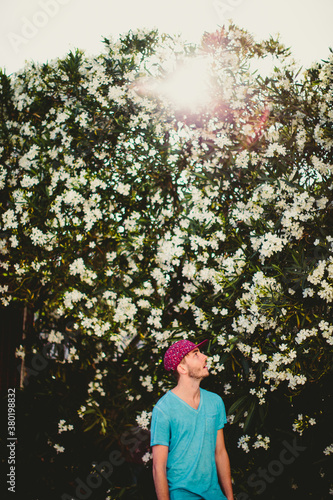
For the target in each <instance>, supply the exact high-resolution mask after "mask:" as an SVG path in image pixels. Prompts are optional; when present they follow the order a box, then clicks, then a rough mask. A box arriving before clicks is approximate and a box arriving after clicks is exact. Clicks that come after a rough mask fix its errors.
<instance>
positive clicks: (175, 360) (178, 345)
mask: <svg viewBox="0 0 333 500" xmlns="http://www.w3.org/2000/svg"><path fill="white" fill-rule="evenodd" d="M207 342H208V340H204V341H203V342H200V344H193V342H190V341H189V340H178V342H175V343H174V344H172V345H171V346H170V347H169V349H168V350H167V351H166V353H165V355H164V368H165V369H166V370H168V371H171V370H172V371H174V370H175V369H176V368H177V366H178V365H179V363H180V362H181V360H182V359H183V358H184V357H185V356H186V354H188V353H189V352H191V351H193V349H196V348H197V347H201V346H203V345H205V344H207Z"/></svg>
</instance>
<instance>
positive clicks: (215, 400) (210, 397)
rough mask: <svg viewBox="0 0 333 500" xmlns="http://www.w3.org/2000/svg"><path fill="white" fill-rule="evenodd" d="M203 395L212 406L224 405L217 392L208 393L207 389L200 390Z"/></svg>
mask: <svg viewBox="0 0 333 500" xmlns="http://www.w3.org/2000/svg"><path fill="white" fill-rule="evenodd" d="M200 391H201V394H202V395H203V397H204V399H205V401H207V402H209V403H211V404H217V405H218V404H221V403H223V399H222V398H221V396H219V394H216V392H211V391H207V390H206V389H202V388H200Z"/></svg>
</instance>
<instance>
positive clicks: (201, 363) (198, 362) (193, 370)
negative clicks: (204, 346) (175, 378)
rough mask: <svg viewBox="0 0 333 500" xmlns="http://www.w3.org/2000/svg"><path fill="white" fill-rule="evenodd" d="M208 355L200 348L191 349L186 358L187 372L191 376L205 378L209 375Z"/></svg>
mask: <svg viewBox="0 0 333 500" xmlns="http://www.w3.org/2000/svg"><path fill="white" fill-rule="evenodd" d="M207 357H208V356H206V355H205V354H203V353H202V352H200V350H199V349H198V348H196V349H193V351H190V352H189V353H188V354H187V355H186V356H185V358H184V364H185V366H186V368H187V374H188V376H189V377H190V378H195V379H199V380H201V379H203V378H205V377H208V375H209V372H208V368H207V366H206V360H207Z"/></svg>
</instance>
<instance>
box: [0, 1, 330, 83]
mask: <svg viewBox="0 0 333 500" xmlns="http://www.w3.org/2000/svg"><path fill="white" fill-rule="evenodd" d="M1 3H2V5H1V10H0V14H1V15H0V37H1V41H0V67H1V68H5V69H6V72H7V74H10V73H12V72H14V71H17V70H19V69H20V68H22V67H23V66H24V63H25V60H34V61H36V62H46V61H47V60H50V59H53V58H55V57H62V56H64V55H65V54H66V53H68V51H69V50H71V49H75V48H80V49H84V50H86V51H87V52H89V53H93V54H97V53H99V52H101V51H102V49H103V46H102V43H101V40H102V38H103V37H109V36H110V35H112V36H114V37H117V35H118V34H119V33H124V32H126V31H128V30H129V29H136V28H142V27H148V28H154V27H157V28H159V30H160V31H164V32H167V33H170V34H174V33H182V34H183V36H184V37H185V38H186V39H187V40H189V41H193V42H198V41H199V40H200V38H201V35H202V34H203V33H204V32H205V31H215V30H216V29H217V28H218V27H219V26H222V25H223V23H225V22H226V21H227V20H228V19H232V20H233V21H234V22H235V23H236V24H237V25H238V26H239V27H242V28H246V29H248V30H249V31H250V32H251V33H252V34H254V35H255V37H256V38H257V39H259V40H260V39H262V38H267V37H268V36H269V35H276V34H277V33H280V35H281V41H282V42H283V43H284V44H285V45H287V46H288V47H291V48H292V52H293V55H294V57H295V58H296V60H297V61H299V62H300V64H302V65H303V66H309V65H310V64H311V63H312V62H314V61H318V60H321V59H325V58H327V57H328V55H329V50H328V47H333V29H332V20H333V0H140V1H138V0H10V1H4V0H2V2H1Z"/></svg>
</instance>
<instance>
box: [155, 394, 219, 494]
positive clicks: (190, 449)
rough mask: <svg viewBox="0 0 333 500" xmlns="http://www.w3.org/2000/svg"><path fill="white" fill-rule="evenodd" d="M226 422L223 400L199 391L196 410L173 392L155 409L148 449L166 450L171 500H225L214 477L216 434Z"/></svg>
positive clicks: (159, 402)
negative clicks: (159, 447)
mask: <svg viewBox="0 0 333 500" xmlns="http://www.w3.org/2000/svg"><path fill="white" fill-rule="evenodd" d="M226 422H227V418H226V413H225V407H224V403H223V401H222V399H221V398H220V396H218V395H217V394H214V393H213V392H209V391H206V390H205V389H200V403H199V406H198V409H197V410H195V409H194V408H192V407H191V406H190V405H188V404H187V403H185V401H183V400H182V399H181V398H179V397H178V396H176V394H174V393H173V392H171V391H169V392H167V393H166V394H165V395H164V396H163V397H162V398H161V399H160V400H159V401H158V402H157V404H156V405H155V407H154V409H153V414H152V422H151V439H150V444H151V446H154V445H157V444H161V445H165V446H168V448H169V454H168V461H167V479H168V484H169V492H170V500H199V499H204V500H226V497H225V495H224V494H223V492H222V490H221V488H220V485H219V482H218V477H217V471H216V464H215V447H216V436H217V431H218V430H219V429H222V428H223V427H224V424H225V423H226Z"/></svg>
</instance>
